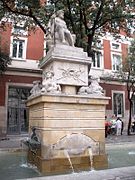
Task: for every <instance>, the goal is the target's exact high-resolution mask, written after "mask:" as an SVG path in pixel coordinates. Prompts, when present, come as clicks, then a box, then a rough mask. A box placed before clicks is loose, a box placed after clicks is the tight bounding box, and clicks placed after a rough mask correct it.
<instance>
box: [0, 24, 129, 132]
mask: <svg viewBox="0 0 135 180" xmlns="http://www.w3.org/2000/svg"><path fill="white" fill-rule="evenodd" d="M0 31H1V47H3V48H4V49H5V50H6V51H7V52H9V54H10V56H11V58H12V63H11V65H9V67H8V69H7V71H6V72H5V73H4V74H3V75H1V76H0V117H1V118H0V134H5V135H6V134H7V135H15V134H25V133H27V132H28V114H27V107H26V101H27V98H28V96H29V95H30V89H31V88H32V83H33V81H35V80H42V71H41V69H39V67H38V63H39V61H40V59H42V58H43V57H44V56H45V51H44V49H45V43H44V34H43V32H42V31H41V30H40V29H39V28H37V29H36V30H35V31H34V32H30V31H25V30H24V29H23V26H21V25H18V26H12V24H11V23H9V24H7V26H6V29H5V30H3V29H1V30H0ZM97 48H98V50H97V49H96V50H95V56H94V58H93V63H92V67H91V70H90V75H92V74H96V75H98V76H99V77H100V84H101V86H102V87H103V89H104V91H105V94H106V96H108V97H110V100H109V104H108V105H107V107H106V115H107V117H108V118H111V117H112V115H115V116H119V117H121V118H122V119H123V120H124V121H125V124H126V122H127V121H128V109H129V104H128V101H127V91H126V84H120V83H119V82H115V81H106V80H105V79H104V77H105V76H106V75H107V73H110V72H112V71H113V72H115V71H118V70H119V68H120V66H121V63H122V61H123V60H124V59H125V57H126V56H127V49H128V42H127V41H126V40H125V41H124V40H123V41H114V40H113V38H110V36H107V37H104V38H101V39H100V40H99V41H97Z"/></svg>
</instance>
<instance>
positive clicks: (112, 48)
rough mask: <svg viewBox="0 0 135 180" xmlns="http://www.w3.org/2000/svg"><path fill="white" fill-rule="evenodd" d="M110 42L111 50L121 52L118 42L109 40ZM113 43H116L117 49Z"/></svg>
mask: <svg viewBox="0 0 135 180" xmlns="http://www.w3.org/2000/svg"><path fill="white" fill-rule="evenodd" d="M110 44H111V50H112V51H118V52H121V43H118V42H116V41H110ZM113 44H116V45H118V46H119V48H118V49H116V48H114V46H113Z"/></svg>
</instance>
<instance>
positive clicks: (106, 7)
mask: <svg viewBox="0 0 135 180" xmlns="http://www.w3.org/2000/svg"><path fill="white" fill-rule="evenodd" d="M44 2H46V1H45V0H29V1H28V0H0V18H2V17H5V18H4V20H5V21H6V20H8V19H9V18H10V19H12V20H13V21H14V22H15V23H18V22H19V23H21V22H23V23H24V27H29V28H33V27H34V26H35V25H38V26H39V27H40V28H41V29H42V30H43V32H44V33H46V24H47V22H48V19H49V18H50V16H51V15H52V14H53V13H54V12H55V11H57V10H58V9H64V11H65V20H66V22H67V25H68V27H69V28H70V30H71V31H72V32H73V33H74V34H76V37H77V38H76V45H77V46H79V47H83V48H85V49H86V50H87V52H88V54H89V52H90V50H91V45H92V41H93V40H94V39H96V37H98V36H99V35H103V34H104V33H106V32H111V33H114V34H116V33H119V32H120V30H123V31H125V32H126V33H127V34H128V35H129V34H130V33H131V30H132V28H133V21H134V14H133V11H134V7H135V1H134V0H118V1H117V0H61V1H60V0H47V3H44Z"/></svg>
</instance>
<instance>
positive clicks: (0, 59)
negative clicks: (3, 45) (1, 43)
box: [0, 50, 11, 74]
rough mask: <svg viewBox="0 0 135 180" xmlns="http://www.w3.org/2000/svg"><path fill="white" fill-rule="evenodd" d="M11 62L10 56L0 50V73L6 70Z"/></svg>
mask: <svg viewBox="0 0 135 180" xmlns="http://www.w3.org/2000/svg"><path fill="white" fill-rule="evenodd" d="M10 63H11V58H10V57H9V55H8V54H6V53H4V52H2V51H1V50H0V74H2V73H3V72H5V71H6V70H7V67H8V65H9V64H10Z"/></svg>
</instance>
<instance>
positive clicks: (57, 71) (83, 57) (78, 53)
mask: <svg viewBox="0 0 135 180" xmlns="http://www.w3.org/2000/svg"><path fill="white" fill-rule="evenodd" d="M90 64H91V58H89V57H88V56H87V53H86V52H84V51H83V49H82V48H77V47H72V46H66V45H60V44H56V45H55V46H54V47H53V48H52V49H50V51H49V52H48V53H47V55H46V57H45V58H44V59H43V60H42V62H41V63H40V68H42V69H43V72H49V71H51V72H53V73H54V79H55V81H56V82H57V83H58V84H60V85H71V86H74V87H75V86H87V85H88V65H90Z"/></svg>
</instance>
